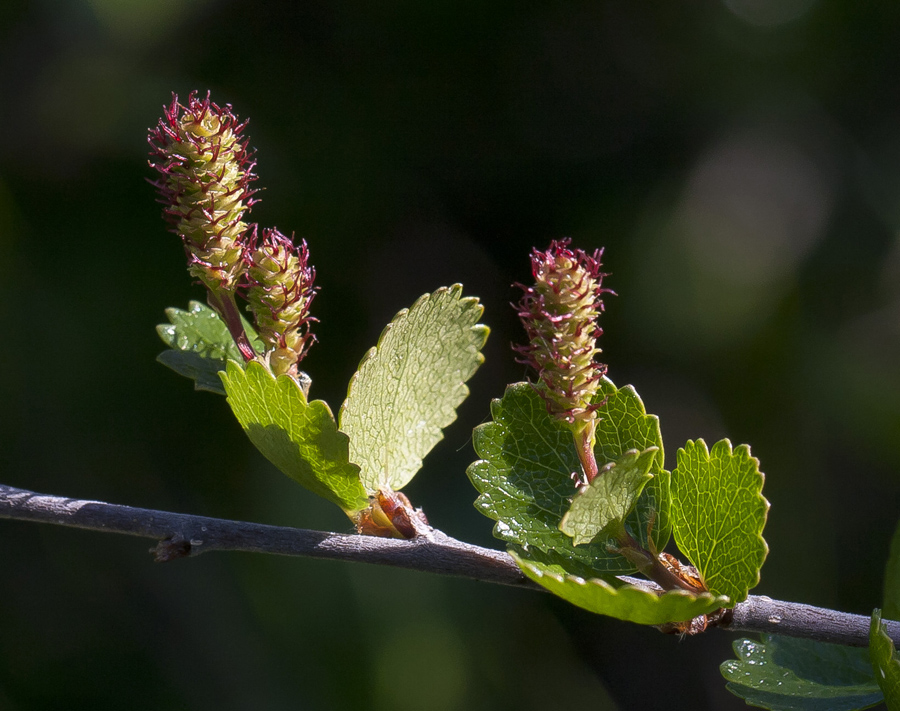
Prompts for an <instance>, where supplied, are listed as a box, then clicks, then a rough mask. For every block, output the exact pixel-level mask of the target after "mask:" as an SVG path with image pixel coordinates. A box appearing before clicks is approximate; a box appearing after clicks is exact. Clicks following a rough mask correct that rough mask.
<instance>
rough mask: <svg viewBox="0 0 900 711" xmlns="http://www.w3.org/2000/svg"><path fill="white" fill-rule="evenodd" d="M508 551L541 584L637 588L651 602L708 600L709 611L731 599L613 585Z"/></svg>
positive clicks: (615, 592)
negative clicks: (550, 581) (548, 580)
mask: <svg viewBox="0 0 900 711" xmlns="http://www.w3.org/2000/svg"><path fill="white" fill-rule="evenodd" d="M507 553H508V554H509V556H510V557H511V558H512V559H513V560H514V561H515V563H516V565H518V566H519V569H520V570H522V572H523V573H525V575H526V576H527V577H529V578H531V576H530V575H528V572H527V571H526V568H527V569H528V571H530V572H531V574H532V575H534V576H535V578H537V579H535V578H531V579H532V580H534V581H535V582H536V583H538V584H539V585H540V584H541V583H540V580H539V579H540V578H545V577H546V578H552V579H554V580H555V581H557V582H558V583H562V584H564V585H565V584H568V583H571V584H575V585H578V586H581V587H588V586H594V587H598V588H601V589H603V590H604V591H605V592H608V593H610V594H611V595H620V594H621V591H622V590H626V589H627V590H635V591H637V592H639V593H643V594H644V595H646V599H647V600H648V601H651V600H652V602H651V603H650V604H660V603H659V600H662V599H663V598H664V597H665V598H669V599H670V598H672V597H682V598H686V599H690V600H708V601H709V603H710V605H711V609H710V610H709V612H712V611H713V610H715V609H717V608H720V607H725V606H726V605H727V604H728V603H729V602H730V599H729V598H728V597H727V596H725V595H718V596H716V595H713V594H712V593H708V592H704V593H698V594H695V593H691V592H688V591H687V590H668V591H666V592H663V593H662V594H657V593H655V592H653V591H651V590H648V589H646V588H644V587H641V586H639V585H632V584H630V583H624V582H623V583H622V584H621V585H612V584H611V583H609V582H608V581H606V580H604V579H603V578H582V577H580V576H578V575H570V574H561V573H555V572H553V571H549V570H541V569H540V568H538V567H536V566H535V565H534V564H533V562H532V561H529V560H526V559H524V558H521V557H520V556H519V555H517V554H516V552H515V551H513V550H508V551H507ZM548 590H549V588H548ZM550 592H553V591H552V590H550ZM558 597H561V596H558ZM563 599H565V598H563ZM567 602H569V601H568V600H567ZM571 604H575V603H571ZM576 606H577V607H580V605H576ZM582 609H585V608H582ZM588 611H589V612H591V610H588ZM597 614H603V613H597ZM701 614H702V613H701ZM707 614H708V613H707ZM608 616H609V617H615V616H614V615H608ZM616 619H621V618H616ZM687 619H693V618H687ZM684 621H686V620H684V619H675V620H666V621H665V622H684ZM665 622H660V623H658V624H664V623H665ZM636 624H641V623H636Z"/></svg>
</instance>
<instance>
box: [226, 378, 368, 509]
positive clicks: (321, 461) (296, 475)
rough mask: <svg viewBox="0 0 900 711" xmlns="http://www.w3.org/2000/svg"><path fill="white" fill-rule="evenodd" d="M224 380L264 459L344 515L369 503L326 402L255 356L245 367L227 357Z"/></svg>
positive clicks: (235, 409)
mask: <svg viewBox="0 0 900 711" xmlns="http://www.w3.org/2000/svg"><path fill="white" fill-rule="evenodd" d="M222 382H223V383H224V385H225V391H226V393H227V395H228V404H229V405H231V409H232V411H233V412H234V414H235V417H237V419H238V422H240V423H241V426H242V427H243V428H244V431H245V432H246V433H247V436H248V437H249V438H250V441H252V442H253V444H255V445H256V447H257V449H259V451H260V452H262V454H263V455H264V456H265V457H266V459H268V460H269V461H270V462H272V464H274V465H275V466H276V467H278V468H279V469H280V470H281V471H282V472H283V473H285V474H287V476H289V477H291V479H293V480H294V481H297V482H298V483H300V484H302V485H303V486H305V487H306V488H307V489H309V490H310V491H312V492H314V493H316V494H318V495H319V496H322V497H323V498H326V499H328V500H329V501H333V502H334V503H336V504H337V505H338V506H340V507H341V508H342V509H344V511H346V512H347V513H348V514H352V513H353V512H355V511H359V510H361V509H363V508H365V507H366V506H367V505H368V496H367V494H366V491H365V489H364V488H363V486H362V484H361V483H360V481H359V467H357V466H356V465H355V464H351V463H350V460H349V447H348V440H347V435H345V434H344V433H343V432H340V431H339V430H338V428H337V424H336V423H335V421H334V416H333V415H332V414H331V410H330V409H329V407H328V405H327V403H325V402H323V401H322V400H313V401H312V402H307V400H306V396H305V395H304V394H303V391H302V390H301V389H300V386H299V385H298V384H297V382H296V381H295V380H294V379H293V378H291V377H290V376H287V375H279V376H278V377H277V378H275V377H274V376H273V375H272V373H270V372H269V371H268V370H267V369H266V368H265V367H264V366H263V365H261V364H260V363H257V362H255V361H251V362H249V363H248V364H247V367H246V369H244V368H241V366H239V365H238V364H237V363H234V362H229V363H228V366H227V370H226V372H225V373H223V374H222Z"/></svg>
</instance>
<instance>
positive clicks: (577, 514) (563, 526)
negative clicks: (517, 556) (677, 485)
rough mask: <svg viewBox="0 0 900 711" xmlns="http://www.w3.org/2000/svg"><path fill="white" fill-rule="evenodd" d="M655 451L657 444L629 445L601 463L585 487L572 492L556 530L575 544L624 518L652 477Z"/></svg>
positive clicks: (579, 543) (589, 538)
mask: <svg viewBox="0 0 900 711" xmlns="http://www.w3.org/2000/svg"><path fill="white" fill-rule="evenodd" d="M657 451H658V450H657V449H656V447H651V448H649V449H645V450H644V451H643V452H638V451H637V450H636V449H631V450H629V451H627V452H625V454H623V455H622V456H621V457H619V459H617V460H616V461H615V462H612V463H610V464H607V465H606V466H604V467H603V468H602V469H601V470H600V472H599V474H598V475H597V476H596V478H595V479H594V481H593V482H591V484H590V485H588V487H587V488H585V489H582V490H580V491H578V492H577V493H576V494H575V496H574V498H573V499H572V505H571V507H570V508H569V510H568V511H567V512H566V514H565V515H564V516H563V518H562V522H561V523H560V524H559V530H561V531H562V532H563V533H565V534H566V535H567V536H571V537H572V542H573V543H574V544H575V545H576V546H577V545H581V544H582V543H590V542H591V541H592V540H593V539H594V537H595V536H596V535H597V534H598V533H600V532H601V531H603V530H604V529H606V528H607V527H608V526H610V525H611V524H613V525H614V524H615V523H616V522H618V521H623V520H624V519H625V517H626V516H627V515H628V514H630V513H631V510H632V509H633V508H634V505H635V503H636V502H637V499H638V497H639V496H640V495H641V491H642V490H643V489H644V485H645V484H646V483H647V482H648V481H650V480H651V479H652V478H653V475H652V474H651V473H650V466H651V465H652V464H653V460H654V458H655V456H656V452H657Z"/></svg>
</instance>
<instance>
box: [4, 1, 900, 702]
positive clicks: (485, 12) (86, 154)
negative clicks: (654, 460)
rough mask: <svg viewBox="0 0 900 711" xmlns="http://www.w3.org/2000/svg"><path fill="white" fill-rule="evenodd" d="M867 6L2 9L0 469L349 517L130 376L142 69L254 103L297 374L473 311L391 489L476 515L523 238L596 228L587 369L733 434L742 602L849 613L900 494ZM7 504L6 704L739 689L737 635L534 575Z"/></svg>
mask: <svg viewBox="0 0 900 711" xmlns="http://www.w3.org/2000/svg"><path fill="white" fill-rule="evenodd" d="M898 30H900V4H897V3H853V2H826V1H825V0H700V1H698V2H687V3H653V4H642V3H634V2H627V1H625V0H599V1H597V2H530V1H528V0H525V1H523V0H517V1H516V2H508V1H505V0H497V1H495V2H491V3H485V2H474V1H472V0H455V2H446V1H442V0H435V1H434V2H427V3H423V2H413V1H409V0H383V1H382V2H379V3H367V2H359V1H355V0H345V1H341V0H327V1H325V0H311V1H308V2H288V1H285V2H281V3H278V2H256V3H241V2H235V1H232V2H221V1H216V0H202V1H195V2H184V1H183V0H68V1H63V0H55V1H54V0H3V2H2V3H0V97H2V98H0V304H2V307H0V313H2V319H3V321H2V331H3V333H5V334H6V338H8V342H7V345H6V347H4V348H3V353H4V358H3V361H2V363H3V375H2V379H0V394H2V402H3V415H0V417H2V420H0V422H2V427H0V467H2V474H0V481H2V482H3V483H6V484H12V485H16V486H21V487H25V488H29V489H33V490H36V491H41V492H45V493H53V494H59V495H67V496H75V497H84V498H95V499H100V500H107V501H113V502H117V503H124V504H131V505H135V506H142V507H151V508H162V509H169V510H175V511H181V512H190V513H196V514H204V515H209V516H217V517H227V518H239V519H248V520H252V521H259V522H265V523H272V524H284V525H293V526H300V527H309V528H320V529H327V530H337V531H347V530H348V529H349V526H348V522H347V520H346V519H345V518H344V517H343V515H342V514H341V513H340V512H339V511H338V510H337V509H336V508H335V507H334V506H331V505H330V504H327V503H326V502H324V501H322V500H319V499H317V498H316V497H314V496H313V495H311V494H309V493H308V492H306V491H305V490H303V489H301V488H300V487H298V486H296V485H295V484H293V483H292V482H291V481H289V480H288V479H287V478H285V477H283V476H282V475H281V474H279V473H278V472H276V471H275V470H274V469H273V468H272V467H271V466H270V465H269V464H268V463H267V462H265V461H264V460H263V459H262V458H261V457H260V456H259V455H258V454H257V453H256V451H255V450H254V449H253V447H252V446H251V445H250V444H249V442H248V441H246V439H245V438H244V437H243V436H242V434H241V431H240V428H239V426H238V425H237V423H236V421H235V420H234V418H233V417H232V416H231V414H230V412H229V411H228V409H227V406H226V404H225V402H224V401H223V400H222V399H221V398H220V397H218V396H215V395H211V394H207V393H195V392H193V390H192V387H191V384H190V383H189V382H188V381H186V380H184V379H182V378H180V377H178V376H177V375H175V374H174V373H172V372H171V371H169V370H167V369H166V368H164V367H163V366H161V365H159V364H157V363H155V362H154V358H155V356H156V354H157V353H158V352H159V351H160V350H161V348H162V344H161V342H159V340H158V339H157V336H156V334H155V333H154V326H155V325H156V324H157V323H159V322H160V321H162V320H164V316H163V309H164V308H165V307H167V306H180V307H185V306H186V305H187V302H188V300H190V299H200V298H202V296H203V294H202V292H201V290H200V289H199V287H197V286H196V285H192V284H191V283H190V280H189V278H188V277H187V274H186V272H185V269H184V261H183V255H182V248H181V246H180V244H179V243H178V240H177V238H176V237H175V236H173V235H171V234H169V233H168V232H167V231H166V227H165V226H164V224H163V221H162V219H161V217H160V214H159V213H160V211H159V207H158V206H157V205H156V204H155V202H154V198H155V196H154V193H153V190H152V189H151V188H150V186H149V185H147V183H146V182H145V178H147V177H150V176H151V171H150V169H149V168H148V167H147V163H146V153H147V145H146V131H147V128H148V127H149V126H151V125H153V124H155V123H156V121H157V119H158V117H159V116H160V115H161V110H162V105H163V104H164V103H167V102H168V101H169V99H170V94H171V92H172V91H175V92H178V93H179V94H180V95H182V96H186V95H187V93H188V92H189V91H190V90H192V89H199V90H200V91H201V92H205V91H206V90H207V89H209V90H211V91H212V96H213V99H214V100H215V101H217V102H220V103H231V104H233V105H234V108H235V111H236V112H237V113H238V114H239V115H240V116H242V117H249V118H250V119H251V123H250V127H249V130H248V132H249V135H250V136H251V144H252V145H253V146H255V147H256V148H257V150H258V156H257V157H258V161H259V165H258V170H257V172H258V173H259V175H260V180H259V181H258V183H257V185H258V186H259V187H262V188H264V192H263V193H262V198H263V200H262V202H261V203H260V204H259V205H258V206H257V207H256V208H255V209H254V211H253V213H252V219H254V220H256V221H258V222H260V223H261V224H263V225H277V226H278V227H279V228H280V229H281V230H282V231H284V232H287V233H290V232H295V233H296V235H297V236H298V237H303V238H305V239H307V240H308V242H309V245H310V250H311V253H312V258H313V261H314V263H315V265H316V267H317V269H318V283H319V284H320V286H321V293H320V295H319V297H318V298H317V299H316V301H315V306H314V312H315V314H316V315H317V316H318V317H319V319H321V323H320V324H319V325H318V327H317V329H316V332H317V334H318V337H319V343H318V344H317V345H316V346H315V348H313V350H312V351H311V354H310V356H309V357H308V359H307V361H305V365H306V366H307V370H309V372H310V373H311V374H312V376H313V378H314V380H315V383H314V385H313V395H315V396H316V397H321V398H324V399H326V400H327V401H328V402H330V403H331V405H332V407H333V408H334V409H335V411H336V410H337V408H338V407H339V406H340V403H341V401H342V399H343V396H344V393H345V388H346V383H347V381H348V379H349V378H350V376H351V375H352V373H353V372H354V369H355V366H356V364H357V363H358V361H359V358H360V357H361V356H362V355H363V353H364V352H365V350H366V349H367V348H368V347H370V346H371V345H372V344H374V342H375V339H376V338H377V336H378V334H379V332H380V330H381V328H382V327H383V325H384V324H385V323H386V322H387V321H388V320H389V319H390V318H391V316H392V315H393V314H394V313H395V312H396V311H397V310H398V309H400V308H402V307H404V306H408V305H409V304H411V303H412V301H413V300H414V299H415V298H416V297H417V296H419V295H420V294H422V293H423V292H425V291H432V290H433V289H435V288H437V287H438V286H441V285H446V284H451V283H453V282H457V281H459V282H462V283H464V284H465V286H466V292H467V293H468V294H473V295H478V296H480V297H481V298H482V300H483V302H484V304H485V306H486V312H485V321H486V322H487V323H488V324H489V325H490V326H491V328H492V329H493V333H492V336H491V338H490V340H489V343H488V347H487V350H486V355H487V362H486V364H485V365H484V366H483V367H482V369H481V370H480V371H479V372H478V374H477V375H476V376H475V378H474V379H473V381H472V383H471V389H472V395H471V397H470V398H469V400H468V401H467V402H466V403H465V404H464V406H463V407H462V408H461V410H460V417H459V420H458V422H457V423H456V424H454V425H453V426H452V427H450V428H449V429H448V430H447V431H446V439H445V441H444V442H442V443H441V444H440V445H439V446H438V447H437V448H436V450H435V451H434V452H433V453H432V454H431V455H430V456H429V457H428V459H427V460H426V465H425V469H424V470H423V471H422V472H421V474H420V475H419V477H418V478H417V479H416V480H415V481H414V482H413V483H412V484H411V485H410V486H409V487H408V489H407V491H408V493H409V495H410V496H411V498H412V499H413V501H414V502H415V503H416V504H417V505H419V506H423V507H424V508H425V510H426V512H427V513H428V516H429V518H430V519H431V521H432V523H433V524H434V525H436V526H437V527H439V528H441V529H443V530H445V531H446V532H448V533H449V534H451V535H454V536H456V537H458V538H461V539H463V540H467V541H471V542H474V543H479V544H483V545H492V546H496V547H500V544H499V542H498V541H495V540H494V539H493V538H492V537H491V534H490V530H491V522H489V521H488V520H487V519H485V518H483V517H481V516H480V515H479V514H478V513H477V512H476V511H475V510H474V508H473V507H472V501H473V500H474V498H475V491H474V489H473V488H472V487H471V486H470V484H469V482H468V480H467V478H466V476H465V474H464V471H465V467H466V466H467V464H468V463H469V462H471V461H472V459H473V458H474V453H473V451H472V447H471V436H470V435H471V431H472V428H473V427H474V426H475V425H477V424H479V423H480V422H483V421H485V420H486V419H487V418H488V405H489V400H490V398H492V397H498V396H499V395H501V394H502V392H503V388H504V385H505V384H506V383H507V382H511V381H515V380H521V379H522V378H523V377H524V376H525V372H524V370H523V368H522V367H521V366H517V365H516V364H515V363H514V361H513V356H512V354H511V352H510V351H509V348H508V345H509V343H510V342H511V341H514V340H519V339H520V338H521V336H520V331H519V326H518V324H517V323H516V321H515V318H514V315H513V313H512V311H511V309H510V308H509V307H508V302H509V301H510V300H511V299H513V298H515V297H516V292H515V290H513V289H512V288H511V287H510V286H509V285H510V284H511V283H512V282H514V281H525V280H527V279H528V277H529V271H528V270H529V265H528V251H529V250H530V248H531V247H532V246H538V247H545V246H546V245H547V244H548V242H549V241H550V240H551V239H552V238H558V237H562V236H571V237H572V238H573V239H574V241H575V244H576V245H577V246H580V247H583V248H586V249H593V248H595V247H599V246H605V247H606V257H605V262H606V266H607V268H608V270H609V271H610V272H611V273H612V276H611V277H610V278H609V279H608V281H607V284H608V285H609V286H610V287H612V288H614V289H615V290H616V291H617V292H618V294H619V296H618V297H615V298H610V299H609V300H608V305H607V315H606V316H605V317H604V321H603V326H604V329H605V332H606V333H605V335H604V337H603V347H604V351H605V356H606V358H607V360H608V363H609V366H610V375H611V377H612V378H613V379H614V380H615V381H616V382H617V383H619V384H625V383H634V384H635V385H636V387H637V389H638V391H639V392H640V393H641V394H642V396H643V398H644V401H645V403H646V405H647V407H648V410H649V411H650V412H654V413H657V414H659V415H660V417H661V422H662V431H663V435H664V437H665V440H666V445H667V459H668V463H669V466H670V467H671V466H672V465H673V464H674V459H675V452H676V450H677V448H678V446H679V445H680V444H682V443H683V442H684V441H685V440H686V439H687V438H697V437H703V438H705V439H706V440H707V441H708V442H710V443H712V442H714V441H716V440H718V439H719V438H721V437H729V438H730V439H731V440H732V441H733V442H734V443H735V444H737V443H743V442H746V443H749V444H751V446H752V450H753V453H754V454H755V455H756V456H757V457H759V459H760V460H761V463H762V468H763V470H764V471H765V473H766V475H767V482H766V495H767V497H768V498H769V500H770V501H771V503H772V511H771V514H770V522H769V526H768V528H767V532H766V538H767V539H768V542H769V545H770V548H771V553H770V556H769V559H768V561H767V563H766V566H765V568H764V570H763V580H762V583H761V584H760V586H759V587H758V588H757V589H756V592H758V593H764V594H767V595H771V596H773V597H777V598H782V599H789V600H800V601H804V602H809V603H814V604H818V605H824V606H828V607H837V608H840V609H843V610H849V611H854V612H859V613H864V614H868V613H869V612H871V609H872V608H873V607H875V606H877V605H879V604H880V602H881V581H882V567H883V563H884V560H885V557H886V555H887V548H888V541H889V539H890V536H891V533H892V531H893V527H894V524H895V522H896V519H897V517H898V504H900V446H898V445H900V363H898V355H900V241H898V239H897V230H898V225H900V122H898V119H900V101H898V95H897V88H896V83H897V80H898V78H900V75H898V69H900V63H898V47H900V45H898V44H897V42H896V37H897V33H898ZM149 545H150V542H147V541H141V540H137V539H129V538H124V537H119V536H103V535H99V534H96V533H88V532H81V531H75V530H70V529H57V528H54V527H51V526H44V525H35V524H29V523H17V522H16V523H14V522H10V521H2V522H0V616H2V617H0V619H2V624H0V709H2V710H3V711H6V710H10V711H18V710H21V709H28V710H29V711H30V710H32V709H60V708H66V709H73V710H74V709H97V708H123V707H128V708H131V709H135V710H136V711H140V710H143V709H206V708H216V709H220V710H222V711H226V710H230V709H247V708H258V709H350V708H368V709H373V710H374V711H379V710H381V709H385V710H386V709H390V710H391V711H405V710H407V709H429V710H434V711H443V710H444V709H516V710H517V711H523V710H527V709H546V708H561V707H564V706H574V705H576V704H577V705H579V706H582V707H590V708H594V709H654V708H662V707H665V708H667V709H672V710H676V711H677V710H679V709H691V710H696V709H737V708H743V707H744V706H743V702H741V701H740V700H738V699H736V698H734V697H731V696H730V695H729V694H728V693H727V691H725V688H724V684H723V681H722V679H721V677H720V676H719V673H718V665H719V663H720V662H722V661H723V660H724V659H726V658H728V657H729V656H730V643H731V641H732V640H733V639H734V636H733V635H728V634H726V633H722V632H718V631H711V632H709V633H707V634H705V635H702V636H701V637H699V638H693V639H685V640H681V641H679V640H678V639H677V638H675V637H667V636H663V635H661V634H659V633H657V632H656V631H655V630H652V629H643V628H639V627H637V626H634V625H626V624H624V623H619V622H617V621H614V620H609V619H605V618H601V617H596V616H592V615H590V614H588V613H586V612H583V611H581V610H578V609H576V608H573V607H570V606H568V605H566V604H565V603H562V602H561V601H557V600H555V599H552V598H551V597H550V596H549V595H539V594H536V593H530V592H524V591H515V590H507V589H501V588H496V587H491V586H487V585H481V584H476V583H472V582H466V581H459V580H452V579H442V578H438V577H433V576H427V575H424V574H416V573H411V572H399V571H395V570H390V569H379V568H374V567H370V566H362V565H358V566H353V565H345V564H338V563H330V562H321V561H308V560H294V559H287V558H276V557H267V556H261V555H249V554H210V555H208V556H203V557H200V558H198V559H194V560H187V561H177V562H174V563H170V564H166V565H155V564H153V563H152V562H151V560H150V557H149V556H148V555H147V553H146V550H147V548H148V547H149Z"/></svg>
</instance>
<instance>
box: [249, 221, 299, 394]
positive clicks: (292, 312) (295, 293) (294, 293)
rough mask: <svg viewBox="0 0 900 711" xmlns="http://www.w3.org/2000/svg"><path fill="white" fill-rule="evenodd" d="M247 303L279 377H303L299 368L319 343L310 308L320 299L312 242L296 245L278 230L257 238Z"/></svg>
mask: <svg viewBox="0 0 900 711" xmlns="http://www.w3.org/2000/svg"><path fill="white" fill-rule="evenodd" d="M246 261H247V263H248V269H247V283H248V285H249V287H248V289H247V300H248V302H249V303H250V310H251V311H252V312H253V315H254V316H255V317H256V326H257V328H258V329H259V337H260V339H262V341H263V343H265V344H266V350H267V352H268V353H269V366H270V368H271V369H272V372H273V373H274V374H275V375H280V374H282V373H287V374H289V375H293V376H296V375H297V363H298V362H299V361H300V360H301V359H302V358H303V356H304V355H305V354H306V351H307V350H308V349H309V347H310V346H311V345H312V343H313V341H314V340H315V337H314V336H313V335H312V334H311V333H310V332H309V323H310V321H313V320H315V319H313V318H311V317H310V315H309V307H310V303H311V302H312V300H313V298H314V297H315V294H316V289H315V287H314V286H313V282H314V281H315V278H316V270H315V269H314V268H313V267H311V266H309V264H308V262H309V250H308V249H307V246H306V241H303V242H301V243H300V245H299V246H295V245H294V243H293V242H292V241H291V240H290V239H288V238H287V237H285V236H284V235H283V234H281V233H280V232H279V231H278V230H276V229H266V230H263V231H262V233H261V234H260V235H258V236H257V235H254V239H253V244H252V245H251V246H250V247H248V249H247V253H246Z"/></svg>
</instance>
